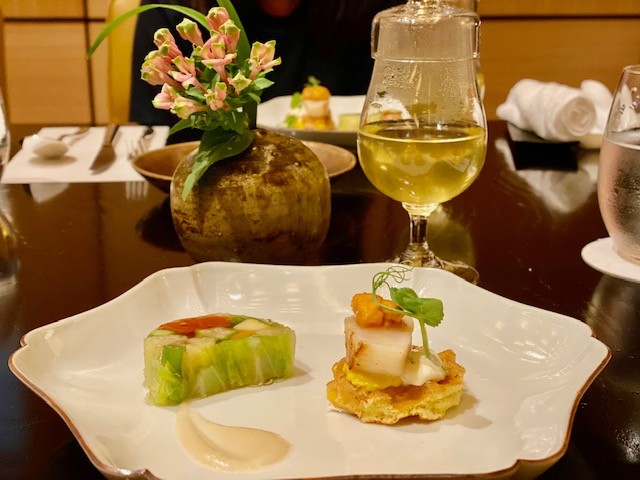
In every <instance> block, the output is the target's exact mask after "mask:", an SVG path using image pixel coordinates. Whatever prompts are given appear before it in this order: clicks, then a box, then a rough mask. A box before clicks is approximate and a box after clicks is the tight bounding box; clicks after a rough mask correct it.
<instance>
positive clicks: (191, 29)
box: [176, 18, 204, 47]
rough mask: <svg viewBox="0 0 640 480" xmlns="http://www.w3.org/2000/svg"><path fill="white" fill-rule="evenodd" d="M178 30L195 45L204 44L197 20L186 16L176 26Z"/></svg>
mask: <svg viewBox="0 0 640 480" xmlns="http://www.w3.org/2000/svg"><path fill="white" fill-rule="evenodd" d="M176 30H178V33H179V34H180V36H181V37H182V38H183V39H185V40H187V41H188V42H191V43H192V44H193V45H195V46H197V47H201V46H202V45H203V44H204V40H203V39H202V33H201V32H200V28H199V27H198V24H197V23H196V22H194V21H192V20H189V19H188V18H185V19H184V20H182V22H180V23H179V24H178V25H177V26H176Z"/></svg>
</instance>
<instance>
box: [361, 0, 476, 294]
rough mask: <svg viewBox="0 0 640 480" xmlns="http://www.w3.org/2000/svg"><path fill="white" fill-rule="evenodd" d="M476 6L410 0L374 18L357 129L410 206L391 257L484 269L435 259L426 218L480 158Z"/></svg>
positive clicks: (374, 175)
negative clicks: (405, 240) (405, 236)
mask: <svg viewBox="0 0 640 480" xmlns="http://www.w3.org/2000/svg"><path fill="white" fill-rule="evenodd" d="M478 28H479V20H478V17H477V15H476V14H475V13H474V12H472V11H469V10H468V9H459V8H456V7H455V6H452V5H451V4H448V3H447V2H445V1H442V2H440V1H435V0H424V1H415V0H410V1H409V2H408V3H407V4H406V5H402V6H399V7H393V8H391V9H389V10H385V11H383V12H380V13H379V14H378V15H377V16H376V17H375V19H374V21H373V29H372V32H373V33H372V55H373V58H374V59H375V64H374V69H373V74H372V78H371V83H370V85H369V90H368V93H367V96H366V99H365V104H364V108H363V112H362V115H361V119H360V127H359V130H358V155H359V159H360V164H361V166H362V169H363V171H364V173H365V175H366V176H367V178H368V179H369V180H370V181H371V183H373V185H374V186H375V187H376V188H377V189H378V190H380V191H381V192H382V193H384V194H385V195H387V196H389V197H391V198H393V199H394V200H398V201H400V202H402V206H403V207H404V208H405V210H406V211H407V212H408V213H409V218H410V230H409V235H410V243H409V246H408V248H407V249H406V251H404V252H403V253H402V254H401V255H400V256H399V257H398V258H396V259H394V261H399V262H401V263H404V264H408V265H413V266H427V267H435V268H443V269H446V270H448V271H451V272H453V273H455V274H457V275H459V276H461V277H463V278H465V279H467V280H469V281H471V282H474V283H475V282H477V280H478V272H477V271H476V270H475V269H474V268H473V267H471V266H469V265H466V264H464V263H462V262H455V261H454V262H449V261H445V260H443V259H440V258H438V257H437V256H436V255H435V254H434V253H433V251H431V249H430V248H429V245H428V243H427V220H428V218H429V215H430V214H431V213H432V212H433V211H434V210H435V209H436V208H437V207H438V206H439V205H440V204H441V203H443V202H446V201H448V200H450V199H452V198H453V197H455V196H457V195H459V194H460V193H462V192H463V191H464V190H465V189H466V188H467V187H469V185H471V183H472V182H473V181H474V180H475V179H476V177H477V176H478V174H479V173H480V170H481V168H482V166H483V164H484V160H485V154H486V145H487V134H486V117H485V113H484V108H483V106H482V101H481V98H480V95H479V93H478V86H477V82H476V73H477V72H476V59H477V58H478Z"/></svg>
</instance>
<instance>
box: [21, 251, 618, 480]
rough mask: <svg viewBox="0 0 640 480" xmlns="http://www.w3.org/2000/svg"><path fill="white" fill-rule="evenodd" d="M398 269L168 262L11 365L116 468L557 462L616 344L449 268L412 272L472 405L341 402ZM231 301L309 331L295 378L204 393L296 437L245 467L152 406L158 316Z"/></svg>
mask: <svg viewBox="0 0 640 480" xmlns="http://www.w3.org/2000/svg"><path fill="white" fill-rule="evenodd" d="M387 267H388V264H364V265H348V266H328V267H289V266H271V265H247V264H236V263H205V264H199V265H195V266H192V267H185V268H174V269H168V270H163V271H159V272H157V273H155V274H153V275H151V276H150V277H148V278H147V279H145V280H144V281H142V282H141V283H140V284H139V285H137V286H136V287H134V288H132V289H131V290H129V291H128V292H126V293H124V294H123V295H121V296H120V297H118V298H116V299H114V300H112V301H110V302H108V303H106V304H104V305H102V306H100V307H97V308H95V309H92V310H89V311H87V312H84V313H82V314H79V315H76V316H73V317H70V318H67V319H64V320H61V321H59V322H56V323H53V324H51V325H47V326H44V327H41V328H38V329H36V330H33V331H31V332H29V333H28V334H27V335H25V337H24V339H23V347H22V348H20V349H19V350H18V351H16V352H15V353H14V354H13V355H12V357H11V359H10V361H9V363H10V367H11V370H12V371H13V372H14V374H15V375H16V376H17V377H18V378H19V379H20V380H22V381H23V382H24V383H25V384H26V385H27V386H28V387H30V388H31V389H33V390H34V391H35V392H36V393H37V394H38V395H40V396H41V397H42V398H43V399H44V400H45V401H46V402H47V403H49V405H51V406H52V407H53V408H54V409H55V410H56V411H57V412H58V413H59V414H60V415H61V416H62V418H63V419H64V420H65V422H66V423H67V425H68V426H69V428H70V429H71V430H72V432H73V433H74V435H75V436H76V437H77V439H78V441H79V442H80V444H81V445H82V447H83V448H84V450H85V452H86V453H87V455H88V456H89V458H90V459H91V461H92V462H93V464H94V465H95V466H96V467H97V468H98V469H100V470H101V471H102V472H103V473H104V474H105V475H107V476H109V477H125V476H134V475H138V476H140V477H146V478H162V479H166V480H173V479H176V480H178V479H185V478H188V479H190V480H199V479H218V478H243V479H246V478H249V479H252V478H255V479H266V478H280V479H292V478H310V477H313V478H318V477H322V478H324V477H346V478H360V477H361V476H367V477H377V476H385V475H398V476H399V477H395V476H394V478H402V477H403V476H407V477H412V478H413V477H415V476H419V477H420V478H435V477H440V476H442V475H455V476H456V477H467V476H474V477H477V476H480V477H483V476H485V475H487V476H491V478H496V477H504V478H507V477H511V476H513V475H516V474H517V475H518V476H519V478H532V477H533V476H535V475H538V474H540V473H541V472H542V471H544V470H545V469H546V468H548V467H549V466H551V465H552V464H553V463H554V462H555V461H557V460H558V459H559V458H560V457H561V456H562V455H563V453H564V452H565V450H566V448H567V444H568V439H569V432H570V430H571V424H572V421H573V416H574V413H575V410H576V408H577V404H578V401H579V399H580V397H581V396H582V394H583V393H584V391H585V390H586V388H587V387H588V385H589V384H590V383H591V381H592V380H593V379H594V378H595V376H596V375H597V374H598V373H599V372H600V370H601V369H602V368H603V367H604V365H605V364H606V363H607V361H608V359H609V357H610V353H609V350H608V348H607V347H606V346H605V345H604V344H603V343H601V342H600V341H598V340H596V339H595V338H594V337H593V335H592V332H591V330H590V328H589V327H588V326H587V325H585V324H584V323H582V322H580V321H578V320H576V319H573V318H570V317H566V316H562V315H558V314H555V313H552V312H548V311H545V310H541V309H538V308H533V307H529V306H526V305H522V304H519V303H516V302H513V301H511V300H507V299H505V298H502V297H499V296H497V295H495V294H492V293H490V292H487V291H485V290H483V289H481V288H479V287H477V286H474V285H471V284H469V283H467V282H465V281H463V280H460V279H459V278H458V277H456V276H454V275H452V274H449V273H447V272H442V271H438V270H431V269H417V270H415V271H414V272H412V274H411V280H410V281H409V282H406V283H407V284H410V285H411V286H412V287H413V288H414V289H416V290H417V291H418V293H422V294H425V295H429V296H435V297H439V298H441V299H442V300H443V302H444V306H445V320H444V321H443V323H442V324H441V325H440V326H439V327H437V328H436V329H431V330H430V337H431V343H432V346H433V347H434V348H435V349H437V350H438V351H439V350H443V349H446V348H452V349H453V350H454V351H455V352H456V353H457V355H458V361H459V362H460V363H461V364H462V365H464V366H465V367H466V369H467V374H466V376H465V393H464V395H463V398H462V402H461V404H460V405H459V406H458V407H457V408H454V409H452V410H450V411H449V413H448V414H447V415H446V417H445V418H444V419H442V420H440V421H437V422H432V423H426V422H418V421H413V422H412V421H408V422H402V423H401V424H398V425H396V426H391V427H390V426H382V425H371V424H363V423H361V422H360V421H358V420H357V419H356V418H355V417H352V416H350V415H347V414H344V413H340V412H337V411H335V410H333V409H331V408H330V407H329V403H328V402H327V400H326V398H325V384H326V383H327V381H329V379H330V376H331V366H332V364H333V363H334V362H335V361H337V360H338V359H339V358H340V357H342V356H343V354H344V342H343V335H342V320H343V318H344V317H345V316H346V315H348V314H349V303H350V299H351V296H352V294H353V293H354V292H359V291H365V290H369V289H370V285H371V277H372V275H373V274H374V273H375V272H378V271H380V270H383V269H385V268H387ZM221 311H223V312H235V313H241V314H250V315H255V316H261V317H268V318H272V319H274V320H277V321H279V322H284V323H286V324H288V325H289V326H291V327H293V328H294V329H295V331H296V335H297V340H298V343H297V348H296V370H297V372H296V375H295V376H294V377H293V378H291V379H288V380H283V381H279V382H276V383H274V384H272V385H268V386H264V387H249V388H244V389H240V390H235V391H231V392H225V393H223V394H219V395H214V396H212V397H209V398H206V399H201V400H198V401H196V402H194V403H193V405H192V408H194V409H196V410H197V411H199V412H200V413H201V414H203V415H204V416H205V417H206V418H208V419H210V420H213V421H216V422H219V423H223V424H227V425H241V426H249V427H256V428H263V429H267V430H271V431H274V432H276V433H278V434H280V435H282V436H283V437H284V438H286V439H287V440H288V441H289V442H290V443H291V444H292V449H291V451H290V453H289V455H288V456H287V457H286V458H285V459H284V460H283V461H281V462H280V463H278V464H276V465H274V466H272V467H270V468H267V469H263V470H259V471H256V472H252V473H242V474H239V475H233V474H231V475H230V474H223V473H218V472H215V471H211V470H208V469H206V468H205V467H202V466H200V465H199V464H196V463H195V462H193V461H192V460H190V458H189V457H188V456H187V455H186V453H185V452H184V451H183V450H182V449H181V447H180V445H179V444H178V442H177V440H176V436H175V433H174V417H175V413H176V408H175V407H163V408H161V407H155V406H151V405H148V404H146V403H145V401H144V396H145V389H144V388H143V386H142V366H143V361H142V340H143V338H144V337H145V336H146V334H147V333H148V332H149V331H150V330H151V329H153V328H154V327H156V326H157V325H158V324H160V323H163V322H166V321H169V320H173V319H177V318H181V317H187V316H193V315H199V314H204V313H208V312H221ZM416 330H418V329H416ZM416 336H417V332H416ZM415 343H419V339H418V337H416V339H415Z"/></svg>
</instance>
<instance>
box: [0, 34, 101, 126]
mask: <svg viewBox="0 0 640 480" xmlns="http://www.w3.org/2000/svg"><path fill="white" fill-rule="evenodd" d="M5 48H6V52H5V53H6V56H5V61H6V64H7V66H8V67H9V68H7V96H8V97H9V99H10V101H9V108H10V118H11V121H12V122H14V123H45V124H64V123H71V124H80V123H89V122H90V121H91V110H90V102H89V75H88V70H87V63H86V60H85V52H86V47H85V29H84V25H83V24H82V23H79V22H56V23H49V22H44V23H37V22H17V23H9V22H6V23H5Z"/></svg>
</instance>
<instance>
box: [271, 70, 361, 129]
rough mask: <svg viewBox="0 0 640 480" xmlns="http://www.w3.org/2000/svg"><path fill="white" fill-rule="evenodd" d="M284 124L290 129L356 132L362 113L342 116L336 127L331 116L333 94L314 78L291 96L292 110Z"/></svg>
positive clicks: (310, 78)
mask: <svg viewBox="0 0 640 480" xmlns="http://www.w3.org/2000/svg"><path fill="white" fill-rule="evenodd" d="M284 123H285V125H286V126H287V127H288V128H297V129H306V130H336V129H337V130H345V131H355V130H357V129H358V124H359V123H360V113H343V114H340V115H339V116H338V125H337V127H336V125H335V123H334V121H333V117H332V115H331V92H330V91H329V89H328V88H327V87H325V86H323V85H321V82H320V80H318V79H317V78H315V77H313V76H312V77H309V79H308V81H307V83H306V84H305V87H304V88H303V89H302V92H296V93H294V94H293V95H292V96H291V106H290V110H289V112H288V114H287V116H286V118H285V121H284Z"/></svg>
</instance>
